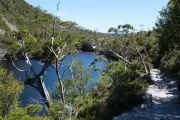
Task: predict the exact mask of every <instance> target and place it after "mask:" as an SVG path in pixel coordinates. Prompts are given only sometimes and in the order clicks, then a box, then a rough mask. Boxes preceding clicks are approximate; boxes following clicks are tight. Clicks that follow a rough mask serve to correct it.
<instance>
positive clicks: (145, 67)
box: [135, 47, 149, 73]
mask: <svg viewBox="0 0 180 120" xmlns="http://www.w3.org/2000/svg"><path fill="white" fill-rule="evenodd" d="M135 49H136V51H137V52H138V54H139V56H140V59H141V61H142V63H143V65H144V69H145V71H146V73H149V72H148V69H147V66H146V64H145V62H144V60H143V57H142V55H141V53H140V52H139V50H138V49H137V47H135Z"/></svg>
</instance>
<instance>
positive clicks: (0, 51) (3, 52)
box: [0, 48, 6, 60]
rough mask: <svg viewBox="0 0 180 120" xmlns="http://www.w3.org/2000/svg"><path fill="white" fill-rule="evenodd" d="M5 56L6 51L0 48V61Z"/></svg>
mask: <svg viewBox="0 0 180 120" xmlns="http://www.w3.org/2000/svg"><path fill="white" fill-rule="evenodd" d="M5 54H6V50H4V49H1V48H0V60H2V59H3V58H4V55H5Z"/></svg>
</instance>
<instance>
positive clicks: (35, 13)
mask: <svg viewBox="0 0 180 120" xmlns="http://www.w3.org/2000/svg"><path fill="white" fill-rule="evenodd" d="M52 23H53V15H52V14H49V13H47V11H45V10H41V8H40V7H34V6H32V5H29V4H28V3H27V2H25V1H24V0H0V41H1V48H2V47H4V48H5V49H9V46H11V45H12V44H13V43H14V42H16V41H15V39H14V38H13V35H12V34H13V31H14V30H13V29H15V31H17V30H19V31H23V30H26V31H28V32H29V34H30V36H31V38H33V39H36V40H37V41H41V40H44V39H46V38H48V37H50V36H51V35H52V30H51V28H52ZM56 26H57V27H56V32H57V33H60V35H61V37H62V39H66V37H67V35H68V36H69V37H70V39H73V40H77V41H80V42H81V43H82V44H85V48H87V50H90V51H92V48H91V45H93V44H95V43H94V40H95V37H106V36H109V34H104V33H97V34H95V33H94V32H93V31H91V30H87V29H83V28H82V27H80V26H78V25H77V24H76V23H74V22H71V21H61V20H60V19H58V20H57V23H56ZM16 29H17V30H16ZM110 36H112V35H110ZM87 43H88V45H87ZM88 47H90V49H88ZM4 48H3V49H4ZM10 49H11V48H10Z"/></svg>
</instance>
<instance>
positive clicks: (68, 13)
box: [26, 0, 169, 32]
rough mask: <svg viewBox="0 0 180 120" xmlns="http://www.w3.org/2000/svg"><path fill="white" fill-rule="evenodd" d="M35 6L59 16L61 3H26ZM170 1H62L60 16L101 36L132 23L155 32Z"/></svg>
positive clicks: (41, 0) (49, 0)
mask: <svg viewBox="0 0 180 120" xmlns="http://www.w3.org/2000/svg"><path fill="white" fill-rule="evenodd" d="M26 1H27V2H28V3H30V4H32V5H33V6H38V5H39V6H41V8H42V9H45V10H47V11H48V12H49V13H53V14H55V13H56V4H57V2H58V0H26ZM168 1H169V0H61V3H60V5H59V12H58V15H59V16H60V18H61V19H62V20H65V21H73V22H76V23H78V25H80V26H82V27H84V28H87V29H91V30H95V29H98V31H99V32H107V31H108V29H109V28H110V27H116V26H118V25H119V24H126V23H130V24H131V25H133V26H134V27H135V28H136V29H141V27H140V25H141V24H143V25H144V29H148V28H150V29H151V28H152V27H153V26H154V24H155V22H156V20H157V17H158V16H159V11H160V10H161V9H162V7H164V6H165V5H166V4H167V2H168Z"/></svg>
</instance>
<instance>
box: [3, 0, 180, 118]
mask: <svg viewBox="0 0 180 120" xmlns="http://www.w3.org/2000/svg"><path fill="white" fill-rule="evenodd" d="M179 12H180V2H179V1H177V0H170V1H169V3H168V5H167V6H166V7H165V8H163V9H162V11H161V12H160V15H161V16H160V18H159V19H158V22H157V23H156V28H154V30H151V31H143V30H140V31H136V29H135V28H134V27H133V26H132V25H130V24H124V25H118V26H117V28H115V27H111V28H110V29H109V30H108V32H109V34H102V33H96V32H94V31H89V30H85V29H82V28H80V27H79V26H78V25H77V24H76V23H74V22H64V21H61V20H60V19H57V18H54V17H53V15H51V14H49V13H47V12H46V11H45V10H41V9H40V7H33V6H31V5H29V4H27V3H26V2H25V1H24V0H18V1H17V0H0V14H1V16H0V29H2V30H5V31H6V33H5V35H0V48H1V49H5V50H6V55H5V58H7V59H15V58H17V59H22V58H23V59H25V60H26V63H27V65H28V66H29V68H30V69H31V71H32V73H33V67H32V66H31V64H30V61H29V58H35V59H38V60H40V61H41V62H43V63H44V66H43V68H42V70H41V72H40V73H39V74H37V73H33V78H29V79H27V81H26V83H28V82H30V83H36V82H37V81H38V82H39V81H41V80H43V77H44V75H45V73H46V71H47V69H48V67H49V66H52V67H53V68H54V70H55V72H56V75H57V77H58V80H59V82H58V83H57V85H56V90H55V91H53V93H52V94H53V96H54V98H55V99H56V100H55V101H54V102H53V104H51V105H50V107H49V108H47V114H46V116H40V113H41V111H42V106H40V105H28V106H27V107H25V108H21V107H20V106H19V95H20V93H21V92H22V90H23V83H19V82H18V81H17V80H15V78H13V75H12V74H11V73H8V72H7V71H6V70H5V69H2V68H0V119H5V120H6V119H7V120H69V119H73V120H76V119H77V120H78V119H79V120H110V119H112V118H113V117H114V116H117V115H120V114H121V113H123V112H126V111H129V110H131V109H132V108H133V107H134V106H136V105H139V104H141V103H142V102H143V96H144V94H145V92H146V90H147V88H148V85H149V83H150V82H151V80H150V76H149V74H150V73H149V72H150V71H149V70H150V69H151V68H152V67H153V65H154V66H158V67H160V68H161V69H162V70H163V71H164V72H165V73H168V74H171V75H174V76H176V77H177V78H179V79H178V83H179V86H178V87H179V88H180V69H179V67H178V66H179V65H180V60H179V59H180V48H179V44H180V42H179V36H180V35H179V34H180V32H179V30H180V29H179V27H180V26H179V23H180V21H179V20H180V14H179ZM5 19H6V20H7V21H8V22H10V23H12V24H13V25H15V26H16V27H17V28H18V31H11V30H10V28H9V26H8V25H7V24H6V23H5ZM52 23H54V24H53V27H52ZM52 28H53V29H52ZM93 45H96V50H95V51H96V52H98V53H103V54H104V55H106V57H107V58H112V59H113V61H112V62H111V63H110V64H109V65H107V70H106V71H104V70H102V69H101V68H97V67H96V62H102V63H103V62H106V61H107V59H105V58H101V57H100V56H97V57H96V58H95V60H94V61H93V62H92V63H91V64H90V67H91V68H92V69H93V70H95V71H97V72H98V73H102V74H99V79H98V83H94V82H93V78H92V77H91V71H90V69H87V68H84V67H83V65H82V61H81V60H73V61H72V64H71V65H70V67H69V73H70V74H71V76H72V77H71V78H63V76H61V75H60V74H59V68H60V67H62V62H63V60H64V59H65V57H66V56H67V55H69V54H76V53H77V52H78V50H79V49H80V48H82V49H85V50H90V51H94V49H92V46H93ZM28 80H29V81H28Z"/></svg>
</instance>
